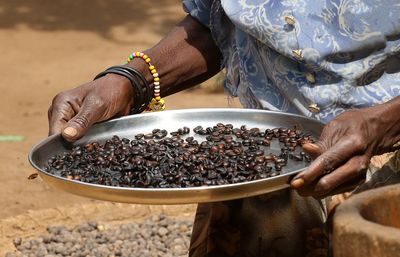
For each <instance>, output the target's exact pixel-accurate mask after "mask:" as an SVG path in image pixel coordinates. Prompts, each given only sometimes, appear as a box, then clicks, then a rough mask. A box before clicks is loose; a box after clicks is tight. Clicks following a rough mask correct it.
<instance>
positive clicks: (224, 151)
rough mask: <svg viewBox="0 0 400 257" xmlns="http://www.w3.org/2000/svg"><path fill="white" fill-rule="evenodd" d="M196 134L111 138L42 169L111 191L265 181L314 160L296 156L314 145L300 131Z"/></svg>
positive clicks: (222, 129)
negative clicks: (274, 146) (274, 144)
mask: <svg viewBox="0 0 400 257" xmlns="http://www.w3.org/2000/svg"><path fill="white" fill-rule="evenodd" d="M193 131H194V132H195V133H196V134H197V136H203V141H201V142H200V143H199V142H198V141H197V140H195V139H194V138H193V137H186V138H185V136H184V135H187V134H189V133H190V128H188V127H183V128H180V129H178V130H177V131H173V132H171V133H170V134H171V137H167V135H168V132H167V131H166V130H165V129H153V130H152V132H151V133H145V134H143V133H140V134H137V135H135V136H134V139H133V140H129V139H127V138H120V137H118V136H113V137H112V138H111V139H109V140H106V141H105V143H104V144H100V143H99V142H92V143H89V144H86V145H84V146H75V147H73V148H72V150H71V151H70V152H63V153H60V154H57V155H55V156H52V157H51V158H49V160H48V161H47V165H46V166H45V167H44V169H45V170H46V171H47V172H50V173H53V174H55V175H57V176H63V177H66V178H67V179H71V180H79V181H83V182H87V183H97V184H102V185H108V186H124V187H150V188H168V187H170V188H177V187H193V186H204V185H221V184H227V183H238V182H244V181H251V180H255V179H262V178H267V177H271V176H275V175H278V174H279V172H280V171H281V170H282V168H283V167H284V166H286V165H287V164H288V162H289V161H291V160H292V159H293V160H295V161H306V162H310V161H311V158H310V157H309V156H308V155H307V154H306V153H305V152H300V153H298V152H295V149H296V148H297V145H300V144H301V143H302V142H311V141H312V140H313V139H312V138H311V137H310V136H309V135H308V134H305V133H302V132H300V131H298V130H297V129H293V130H292V129H286V128H276V129H267V130H265V132H264V131H260V129H258V128H251V129H247V128H246V126H245V125H243V126H241V127H240V128H234V127H233V125H232V124H226V125H224V124H223V123H218V124H217V125H215V126H212V127H207V128H206V129H203V127H202V126H197V127H195V128H194V129H193ZM234 135H235V136H236V139H235V140H234V138H233V136H234ZM204 137H205V138H206V139H207V140H206V141H204ZM272 140H277V141H282V143H281V144H280V145H281V147H282V149H281V153H280V154H279V155H277V154H273V153H268V154H267V153H265V152H268V149H269V145H270V144H271V141H272ZM282 145H283V146H282ZM269 163H270V164H272V163H273V164H274V166H268V165H267V164H269ZM273 169H274V171H273Z"/></svg>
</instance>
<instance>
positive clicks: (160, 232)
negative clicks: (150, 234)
mask: <svg viewBox="0 0 400 257" xmlns="http://www.w3.org/2000/svg"><path fill="white" fill-rule="evenodd" d="M157 234H158V235H160V236H165V235H166V234H168V229H166V228H165V227H161V228H159V229H158V231H157Z"/></svg>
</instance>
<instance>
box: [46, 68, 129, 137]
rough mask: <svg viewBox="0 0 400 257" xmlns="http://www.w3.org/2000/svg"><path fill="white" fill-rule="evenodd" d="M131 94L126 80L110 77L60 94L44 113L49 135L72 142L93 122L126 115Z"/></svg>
mask: <svg viewBox="0 0 400 257" xmlns="http://www.w3.org/2000/svg"><path fill="white" fill-rule="evenodd" d="M133 93H134V92H133V88H132V85H131V83H130V81H129V80H128V79H126V78H125V77H122V76H119V75H114V74H108V75H107V76H104V77H101V78H99V79H97V80H95V81H92V82H89V83H87V84H84V85H81V86H79V87H76V88H74V89H71V90H67V91H64V92H61V93H59V94H58V95H56V96H55V97H54V99H53V102H52V104H51V106H50V108H49V111H48V119H49V135H52V134H55V133H60V132H61V133H62V136H63V137H64V138H65V139H66V140H68V141H75V140H77V139H79V138H80V137H82V136H83V135H84V134H85V133H86V131H87V130H88V129H89V127H90V126H91V125H93V124H94V123H96V122H100V121H104V120H107V119H110V118H113V117H119V116H123V115H127V114H129V111H130V109H131V107H132V104H133Z"/></svg>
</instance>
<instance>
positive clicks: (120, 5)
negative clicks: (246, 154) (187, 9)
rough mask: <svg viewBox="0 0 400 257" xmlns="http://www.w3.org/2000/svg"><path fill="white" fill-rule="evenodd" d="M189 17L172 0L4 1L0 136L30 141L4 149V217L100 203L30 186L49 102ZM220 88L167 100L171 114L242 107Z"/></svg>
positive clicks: (0, 203)
mask: <svg viewBox="0 0 400 257" xmlns="http://www.w3.org/2000/svg"><path fill="white" fill-rule="evenodd" d="M184 15H185V14H184V12H183V11H182V8H181V1H174V0H152V1H145V0H119V1H109V0H91V1H84V0H75V1H69V0H56V1H50V0H24V1H22V0H3V1H1V2H0V56H1V57H0V89H1V95H0V110H1V111H0V120H1V122H0V135H21V136H23V137H24V140H23V141H21V142H0V158H1V162H0V175H1V178H2V183H1V186H0V197H1V198H0V199H1V200H0V218H4V217H9V216H15V215H18V214H21V213H24V212H26V211H27V210H37V209H43V208H51V207H59V206H68V205H72V204H82V203H89V202H93V201H94V200H89V199H86V198H82V197H78V196H74V195H71V194H67V193H64V192H61V191H59V190H57V189H54V188H51V187H49V186H48V185H46V184H44V182H43V181H41V180H40V179H36V180H28V179H27V177H28V176H29V175H30V174H31V173H34V172H35V171H34V169H33V168H31V166H30V164H29V163H28V161H27V156H28V153H29V151H30V149H31V147H32V146H33V145H34V144H35V143H37V142H38V141H39V140H41V139H43V138H44V137H46V135H47V129H48V125H47V108H48V106H49V104H50V102H51V99H52V98H53V96H54V95H55V94H57V93H58V92H60V91H62V90H65V89H68V88H72V87H74V86H77V85H79V84H82V83H84V82H86V81H88V80H90V79H91V78H93V77H94V75H95V74H97V73H98V72H99V71H102V70H103V69H104V68H106V67H108V66H111V65H114V64H119V63H122V62H123V60H125V58H126V56H127V55H128V54H129V53H130V52H132V51H133V50H142V49H146V48H148V47H150V46H152V45H153V44H155V43H156V42H157V41H158V40H159V39H160V38H161V37H162V35H164V34H165V33H166V32H167V31H168V30H169V29H170V28H171V27H172V26H173V25H174V24H175V23H176V21H178V20H180V19H181V18H182V17H183V16H184ZM216 81H217V80H216V79H215V78H214V79H211V80H210V81H208V82H207V83H205V84H206V85H208V86H203V87H201V88H200V89H196V90H194V91H189V92H184V93H180V95H174V96H171V97H169V99H167V103H168V108H169V109H177V108H191V107H228V106H238V105H239V104H238V103H237V100H235V101H233V102H232V101H228V99H227V97H226V95H225V94H223V93H221V92H220V93H210V91H211V90H210V89H209V88H210V87H213V85H214V84H215V83H216ZM210 85H211V86H210Z"/></svg>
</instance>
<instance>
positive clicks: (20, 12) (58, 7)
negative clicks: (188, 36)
mask: <svg viewBox="0 0 400 257" xmlns="http://www.w3.org/2000/svg"><path fill="white" fill-rule="evenodd" d="M176 5H177V3H176V0H149V1H137V0H2V1H0V29H14V28H17V27H18V26H21V25H23V26H26V27H28V28H30V29H35V30H43V31H60V30H75V31H79V30H80V31H90V32H94V33H98V34H99V35H101V36H103V37H104V38H106V39H109V40H113V41H115V39H114V38H113V36H112V34H111V33H110V30H111V28H113V27H115V26H122V25H123V26H124V27H125V28H126V30H127V32H133V31H135V29H137V28H140V27H141V26H142V25H144V24H145V23H151V22H152V21H154V19H157V20H158V21H160V20H161V22H158V23H157V26H150V28H151V30H152V32H154V33H165V30H166V29H169V28H171V27H172V26H173V25H174V23H176V15H175V16H174V14H176ZM170 7H171V8H170ZM174 8H175V9H174ZM182 12H183V11H182ZM133 17H135V18H133Z"/></svg>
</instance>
